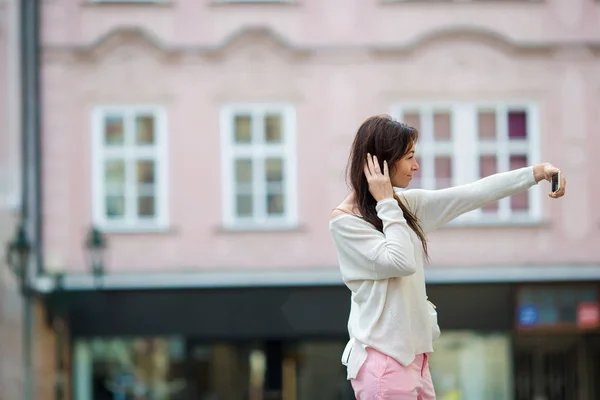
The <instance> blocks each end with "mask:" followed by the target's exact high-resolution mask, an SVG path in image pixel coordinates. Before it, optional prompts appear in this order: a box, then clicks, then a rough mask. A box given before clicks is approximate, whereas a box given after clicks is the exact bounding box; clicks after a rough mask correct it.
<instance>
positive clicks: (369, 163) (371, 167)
mask: <svg viewBox="0 0 600 400" xmlns="http://www.w3.org/2000/svg"><path fill="white" fill-rule="evenodd" d="M367 166H368V167H369V173H370V174H371V175H375V166H374V165H373V158H372V157H371V154H367Z"/></svg>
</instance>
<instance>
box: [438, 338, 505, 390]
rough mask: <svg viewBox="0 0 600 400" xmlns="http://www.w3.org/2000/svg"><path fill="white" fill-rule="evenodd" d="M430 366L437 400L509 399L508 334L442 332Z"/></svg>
mask: <svg viewBox="0 0 600 400" xmlns="http://www.w3.org/2000/svg"><path fill="white" fill-rule="evenodd" d="M430 362H431V364H430V365H431V375H432V380H433V385H434V387H435V392H436V395H437V396H438V398H439V399H459V398H460V399H469V400H470V399H475V400H480V399H481V400H483V399H485V400H500V399H509V398H512V395H513V392H512V387H513V384H512V379H513V372H512V346H511V339H510V333H487V332H486V333H478V332H474V331H446V332H444V334H442V336H440V338H439V339H438V340H437V341H436V348H435V357H431V359H430ZM465 365H468V366H469V368H464V367H465ZM474 373H475V374H476V377H474V376H473V374H474Z"/></svg>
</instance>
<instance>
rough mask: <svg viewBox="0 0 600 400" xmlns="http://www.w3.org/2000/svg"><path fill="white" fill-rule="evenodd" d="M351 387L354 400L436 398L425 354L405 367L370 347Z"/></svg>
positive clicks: (423, 399)
mask: <svg viewBox="0 0 600 400" xmlns="http://www.w3.org/2000/svg"><path fill="white" fill-rule="evenodd" d="M367 354H368V356H367V360H366V361H365V363H364V364H363V365H362V367H361V368H360V371H359V372H358V375H357V377H356V379H352V380H351V383H352V387H353V388H354V395H355V396H356V399H357V400H435V391H434V389H433V383H432V382H431V374H430V373H429V364H428V363H427V359H428V356H427V354H419V355H418V356H417V357H416V358H415V360H414V361H413V363H412V364H410V365H409V366H408V367H405V366H403V365H402V364H400V363H399V362H398V361H396V360H394V359H393V358H392V357H389V356H386V355H385V354H383V353H380V352H378V351H377V350H374V349H372V348H370V347H368V348H367Z"/></svg>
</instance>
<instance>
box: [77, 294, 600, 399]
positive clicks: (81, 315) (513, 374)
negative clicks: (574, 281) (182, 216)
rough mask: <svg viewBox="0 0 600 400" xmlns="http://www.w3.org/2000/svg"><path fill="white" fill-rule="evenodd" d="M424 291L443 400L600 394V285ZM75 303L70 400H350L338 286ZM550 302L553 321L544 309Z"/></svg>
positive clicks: (343, 297) (103, 297)
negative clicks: (436, 329) (437, 328)
mask: <svg viewBox="0 0 600 400" xmlns="http://www.w3.org/2000/svg"><path fill="white" fill-rule="evenodd" d="M568 288H576V289H568ZM590 288H591V289H590ZM590 290H591V291H590ZM428 294H429V297H430V299H432V300H433V301H434V302H435V304H436V306H437V309H438V312H439V321H440V325H441V326H442V329H443V334H442V336H441V338H440V339H439V340H438V341H437V342H436V345H435V353H434V355H433V356H432V357H431V371H432V376H433V379H434V384H435V386H436V391H437V393H438V398H439V399H442V400H443V399H448V400H450V399H459V398H460V399H462V400H464V399H467V400H469V399H473V400H480V399H489V400H509V399H526V398H527V399H531V398H534V397H533V395H534V394H535V393H537V394H543V395H545V396H546V397H545V398H546V399H548V400H553V399H562V398H569V399H584V398H595V397H583V396H588V395H592V394H594V395H596V394H598V393H600V391H598V388H597V387H595V388H594V386H593V385H594V384H595V385H597V383H596V382H595V381H594V380H593V379H591V377H592V376H593V375H592V374H593V373H594V371H596V372H597V371H598V370H599V369H598V368H599V367H600V366H599V365H598V360H599V359H600V357H597V356H598V355H600V353H599V350H598V349H599V348H600V346H599V343H600V340H598V338H599V337H600V336H599V333H600V330H599V329H598V327H599V325H598V323H597V321H596V320H595V319H594V318H595V317H594V315H595V314H594V311H590V310H592V309H594V307H593V306H592V305H591V304H594V303H597V300H598V285H597V284H591V285H575V286H573V285H567V284H558V285H555V284H553V285H550V286H548V285H534V286H531V285H526V286H522V285H519V284H512V283H510V284H509V283H505V284H504V283H490V284H435V285H430V286H429V288H428ZM71 296H72V300H73V301H71V302H70V303H71V304H77V306H76V307H75V308H72V309H71V310H70V313H69V318H70V325H71V335H72V347H71V348H72V357H73V359H72V361H73V363H72V365H73V383H74V388H73V390H74V393H75V396H74V398H76V399H78V400H103V399H107V400H108V399H122V400H130V399H136V400H140V399H145V400H188V399H195V400H197V399H199V400H203V399H207V400H208V399H219V400H221V399H225V400H228V399H231V400H243V399H248V400H262V399H265V400H266V399H285V400H315V399H317V400H321V399H322V400H329V399H331V400H338V399H339V400H341V399H353V398H354V397H353V396H352V390H351V387H350V385H349V383H348V382H347V381H346V379H345V370H344V368H343V366H342V365H341V364H340V357H341V353H342V350H343V348H344V346H345V343H346V340H347V331H346V323H347V317H348V312H349V294H348V292H347V289H346V288H345V287H341V286H330V287H268V288H266V287H265V288H236V289H198V290H162V291H160V290H145V291H144V290H140V291H116V290H115V291H105V292H73V293H71ZM548 296H549V297H548ZM573 296H574V297H573ZM548 298H551V299H554V300H553V302H551V304H554V310H555V311H554V314H552V312H551V311H549V309H548V306H545V304H547V303H548V301H549V300H548ZM557 299H563V300H564V301H563V300H557ZM565 302H566V303H565ZM548 304H550V303H548ZM565 304H566V305H568V306H569V307H570V310H571V311H568V310H567V308H568V307H567V306H566V305H565ZM581 304H585V305H584V306H581ZM573 309H574V310H575V316H574V317H573V315H572V310H573ZM553 315H554V316H553ZM563 320H564V324H566V325H561V324H562V323H561V322H560V321H563ZM551 321H554V322H553V323H554V325H552V326H553V327H552V326H550V325H551V324H550V322H551ZM557 321H558V322H557ZM569 324H570V325H569ZM550 331H552V334H549V332H550ZM594 352H595V353H594ZM573 368H575V369H573ZM540 371H541V372H540ZM574 371H575V372H574ZM585 376H587V378H585V379H584V378H582V377H585ZM565 395H566V397H564V396H565ZM571 395H574V396H575V397H571ZM561 396H562V397H561Z"/></svg>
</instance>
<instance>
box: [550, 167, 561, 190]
mask: <svg viewBox="0 0 600 400" xmlns="http://www.w3.org/2000/svg"><path fill="white" fill-rule="evenodd" d="M551 184H552V193H556V192H558V191H559V190H560V171H558V172H557V173H556V174H554V175H553V176H552V182H551Z"/></svg>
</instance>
